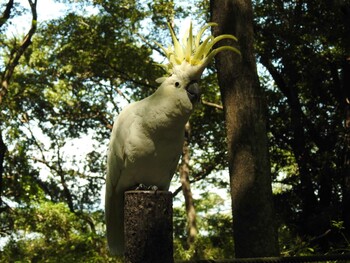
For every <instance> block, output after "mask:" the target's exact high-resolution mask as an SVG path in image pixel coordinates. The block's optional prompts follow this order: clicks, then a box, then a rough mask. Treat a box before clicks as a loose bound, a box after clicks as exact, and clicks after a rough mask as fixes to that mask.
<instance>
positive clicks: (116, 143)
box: [105, 110, 133, 255]
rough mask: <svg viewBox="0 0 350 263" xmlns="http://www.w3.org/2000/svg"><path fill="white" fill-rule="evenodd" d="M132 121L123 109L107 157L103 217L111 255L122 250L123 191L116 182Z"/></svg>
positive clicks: (123, 161)
mask: <svg viewBox="0 0 350 263" xmlns="http://www.w3.org/2000/svg"><path fill="white" fill-rule="evenodd" d="M132 123H133V120H132V116H130V114H129V111H128V110H124V111H123V112H122V113H121V114H120V115H119V116H118V118H117V119H116V121H115V124H114V126H113V130H112V135H111V140H110V145H109V151H108V157H107V178H106V195H105V219H106V227H107V241H108V246H109V250H110V253H111V254H112V255H122V254H123V251H124V227H123V224H124V222H123V221H124V191H122V190H120V189H119V190H118V182H119V181H120V178H121V176H122V172H123V170H124V169H125V152H124V149H125V145H124V142H125V138H124V137H125V136H127V134H128V133H129V129H130V128H131V126H132Z"/></svg>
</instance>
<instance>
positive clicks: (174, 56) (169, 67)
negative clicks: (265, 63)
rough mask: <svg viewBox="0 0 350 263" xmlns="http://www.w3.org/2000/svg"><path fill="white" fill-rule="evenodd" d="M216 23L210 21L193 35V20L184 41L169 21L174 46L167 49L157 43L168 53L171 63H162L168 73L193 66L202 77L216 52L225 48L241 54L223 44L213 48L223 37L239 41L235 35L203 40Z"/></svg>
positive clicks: (211, 37) (209, 37)
mask: <svg viewBox="0 0 350 263" xmlns="http://www.w3.org/2000/svg"><path fill="white" fill-rule="evenodd" d="M217 25H218V24H216V23H208V24H206V25H205V26H203V27H202V28H201V29H200V30H199V32H198V34H197V35H193V32H192V22H191V23H190V28H189V30H188V35H185V36H184V38H183V39H182V43H180V42H179V40H178V39H177V38H176V36H175V33H174V30H173V28H172V27H171V25H170V24H169V23H168V27H169V29H170V33H171V37H172V40H173V46H169V47H168V48H167V49H166V48H164V47H163V46H162V45H161V44H159V43H157V42H156V44H157V45H158V46H159V47H160V48H161V49H162V51H163V52H164V54H165V55H166V57H167V59H168V60H169V63H168V64H166V65H162V64H161V65H160V66H161V67H163V68H164V69H165V71H166V72H167V73H168V74H173V73H174V71H175V72H176V71H177V67H178V66H180V67H184V66H185V67H186V68H188V66H192V67H193V68H194V69H195V73H194V74H196V77H198V75H199V77H200V75H201V74H202V72H203V70H204V69H205V67H206V66H208V64H209V63H210V61H211V60H212V59H213V58H214V56H215V55H216V54H218V53H219V52H221V51H223V50H231V51H233V52H235V53H237V54H240V52H239V50H238V49H237V48H234V47H231V46H221V47H218V48H216V49H212V48H213V46H214V45H215V44H216V43H217V42H219V41H220V40H223V39H232V40H234V41H237V38H236V37H235V36H233V35H228V34H225V35H220V36H217V37H215V38H214V37H213V36H211V35H210V36H208V37H207V38H206V39H205V40H204V41H201V38H202V36H203V34H204V32H205V30H207V29H208V28H209V27H211V26H217ZM192 71H193V70H192Z"/></svg>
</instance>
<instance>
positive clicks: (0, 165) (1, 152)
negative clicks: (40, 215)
mask: <svg viewBox="0 0 350 263" xmlns="http://www.w3.org/2000/svg"><path fill="white" fill-rule="evenodd" d="M6 151H7V147H6V145H5V143H4V141H3V139H2V131H1V128H0V208H1V207H2V191H3V182H4V179H3V176H4V158H5V153H6ZM1 211H2V210H1V209H0V212H1Z"/></svg>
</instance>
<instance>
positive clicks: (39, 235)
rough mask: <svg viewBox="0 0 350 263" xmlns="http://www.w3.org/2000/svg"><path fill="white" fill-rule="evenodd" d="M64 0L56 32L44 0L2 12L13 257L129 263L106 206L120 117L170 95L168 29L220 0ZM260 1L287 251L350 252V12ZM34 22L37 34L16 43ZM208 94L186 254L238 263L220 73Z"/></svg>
mask: <svg viewBox="0 0 350 263" xmlns="http://www.w3.org/2000/svg"><path fill="white" fill-rule="evenodd" d="M56 2H57V3H61V4H62V5H64V6H65V7H66V8H65V9H64V10H65V11H64V12H63V13H62V14H60V16H58V17H56V18H54V19H46V20H45V21H41V22H40V23H38V21H40V17H38V13H37V7H38V6H39V5H40V4H41V1H40V0H39V1H38V2H37V1H36V0H28V1H21V2H20V3H19V2H16V1H11V0H9V1H2V2H1V5H0V14H1V16H0V42H1V45H0V55H1V60H0V73H1V90H0V109H1V114H0V218H1V221H0V237H1V247H0V250H1V256H0V260H1V261H3V262H14V261H16V260H21V261H38V262H41V261H47V262H57V261H61V262H108V261H110V262H113V261H114V259H112V258H110V257H109V256H108V253H107V249H106V240H105V226H104V220H103V209H102V205H101V196H102V194H103V185H104V180H105V179H104V178H105V162H106V151H107V147H108V140H109V136H110V132H111V128H112V125H113V120H114V118H115V116H116V115H117V114H118V112H120V110H121V109H122V108H123V107H124V106H125V105H126V104H127V103H129V102H132V101H135V100H139V99H142V98H144V97H146V96H148V95H150V94H151V93H152V92H154V90H155V89H156V87H157V84H156V83H155V79H157V78H158V77H160V76H162V75H163V72H162V69H161V68H160V67H158V66H157V65H155V64H156V63H155V62H158V63H159V62H163V60H162V54H161V51H160V50H158V49H157V46H156V45H154V41H157V42H159V43H161V44H163V45H164V46H167V45H169V44H170V43H171V40H170V36H169V32H168V29H167V26H166V23H167V22H171V23H172V24H173V25H174V28H175V31H176V32H177V33H179V31H180V30H179V25H180V24H181V23H182V21H183V20H187V21H188V19H189V18H191V19H192V21H193V23H194V24H195V26H196V28H199V27H201V26H202V25H204V24H205V23H206V22H208V21H209V19H210V11H209V1H192V2H191V3H189V1H163V0H154V1H150V0H149V1H147V0H144V1H136V0H134V1H130V0H128V1H126V0H118V1H109V0H79V1H69V0H66V1H65V0H61V1H56ZM252 3H253V8H254V9H253V10H254V33H255V42H254V43H255V52H256V62H257V63H258V69H259V70H258V72H259V80H260V86H261V88H262V89H263V91H264V95H265V97H266V101H267V106H268V112H267V113H266V114H267V119H268V125H267V129H268V133H267V135H268V139H269V153H270V155H269V157H270V163H271V180H272V189H273V201H274V207H275V213H276V217H275V219H276V222H277V227H278V232H279V246H280V251H281V254H282V255H291V256H292V255H307V254H326V253H342V252H346V251H348V252H349V250H350V242H349V240H350V172H349V166H350V164H349V162H350V161H349V160H350V158H349V146H350V139H349V136H350V134H349V132H350V110H349V104H350V101H349V92H350V91H349V90H350V89H349V83H350V80H349V78H350V66H349V65H350V3H349V2H348V1H341V0H339V1H278V0H257V1H253V2H252ZM23 15H25V16H23ZM18 17H24V18H25V19H24V20H21V21H22V22H21V23H27V24H28V31H26V32H25V33H21V34H17V33H16V32H13V31H12V32H11V34H9V29H10V28H11V27H13V26H18V25H17V24H15V23H16V21H19V20H16V19H17V18H18ZM181 32H184V31H183V28H182V31H181ZM201 85H202V86H203V90H204V93H203V96H202V103H201V104H200V105H199V106H198V107H197V109H196V111H195V113H194V114H193V116H192V117H191V120H190V125H189V127H187V131H188V132H189V136H188V137H187V148H186V147H185V148H184V155H183V158H182V159H181V162H180V164H179V168H180V169H179V173H178V174H176V175H175V177H174V179H173V184H172V187H171V190H172V191H173V192H174V200H175V209H174V237H175V248H174V251H175V258H176V259H190V258H192V259H195V258H205V259H217V258H232V257H234V255H235V251H234V239H233V234H232V220H233V218H234V214H233V217H232V213H231V209H230V194H229V193H230V184H229V178H228V171H227V170H228V169H227V167H228V163H227V162H228V160H227V157H226V156H227V150H226V149H227V147H226V141H225V138H226V134H225V133H226V130H225V118H224V111H223V106H222V102H221V96H220V89H219V87H218V83H217V77H216V68H215V64H213V65H212V66H211V67H210V68H209V69H208V70H207V71H206V72H205V76H204V78H203V80H202V82H201ZM82 138H83V139H82ZM188 174H189V176H188ZM185 204H186V205H185ZM246 220H247V221H248V223H249V220H250V218H249V217H248V218H246Z"/></svg>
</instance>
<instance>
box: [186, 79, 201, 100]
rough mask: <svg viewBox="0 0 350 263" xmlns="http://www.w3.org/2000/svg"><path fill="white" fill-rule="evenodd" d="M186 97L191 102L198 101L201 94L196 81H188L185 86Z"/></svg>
mask: <svg viewBox="0 0 350 263" xmlns="http://www.w3.org/2000/svg"><path fill="white" fill-rule="evenodd" d="M186 91H187V95H188V98H189V99H190V101H191V102H192V103H198V102H199V99H200V96H201V89H200V87H199V85H198V83H197V82H194V81H192V82H190V84H188V85H187V87H186Z"/></svg>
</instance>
